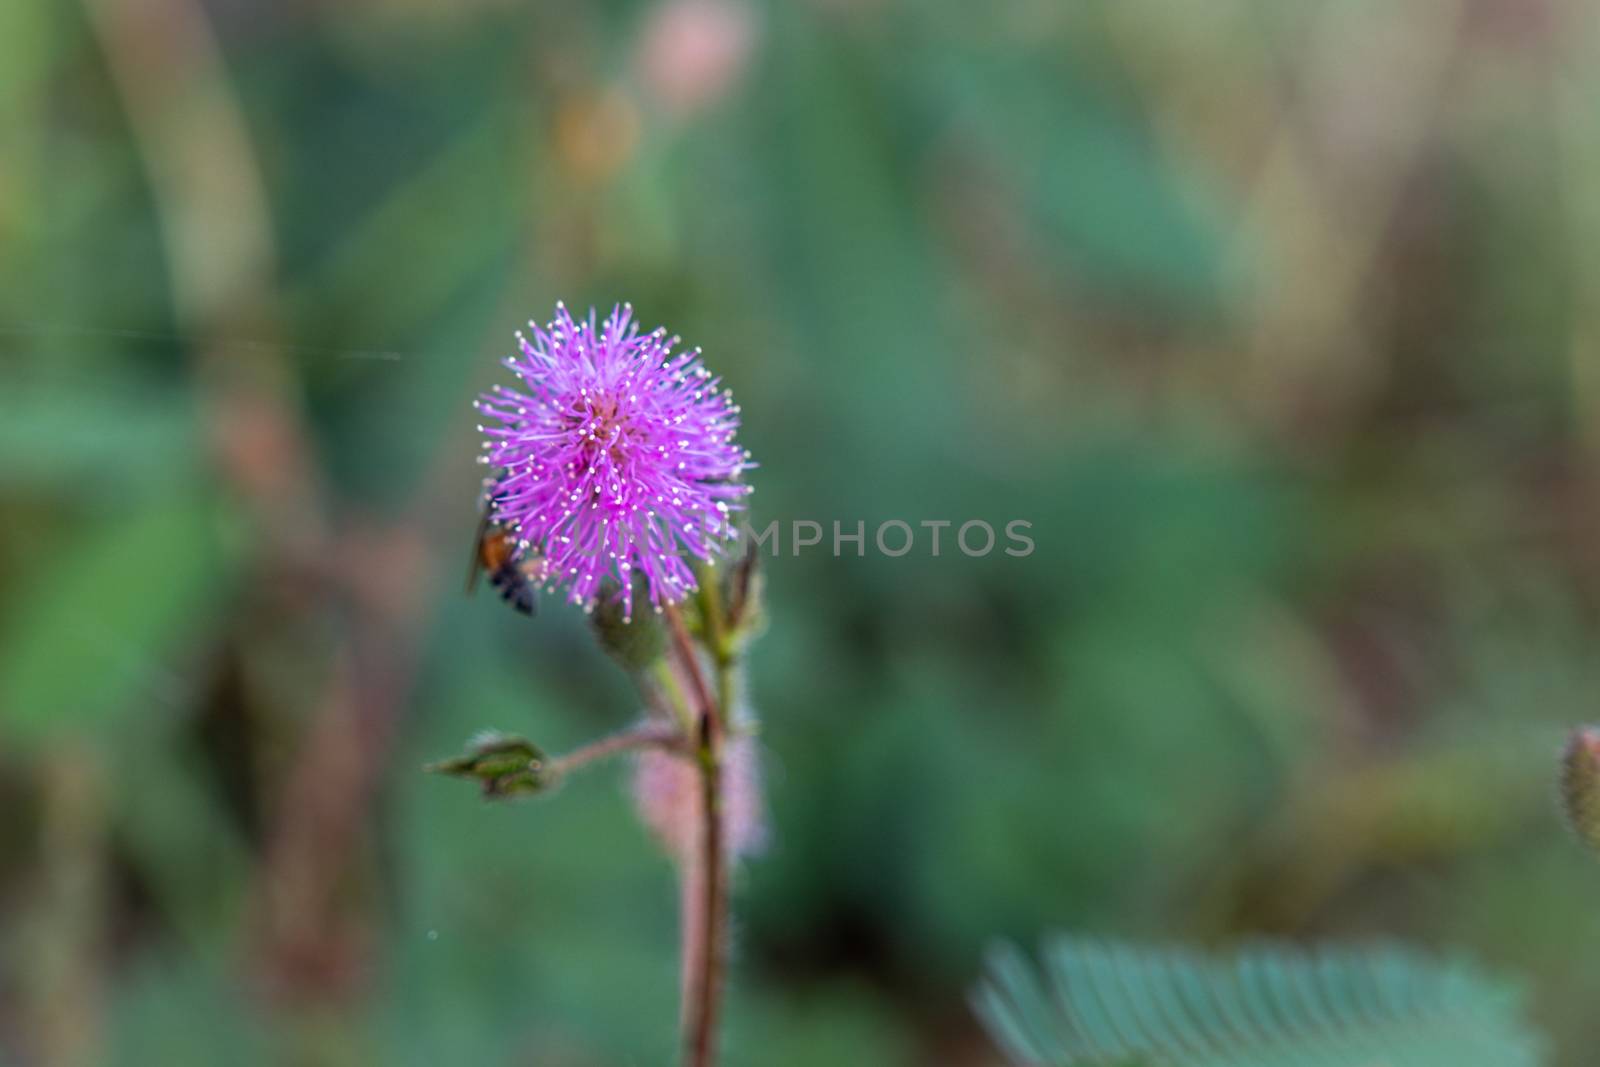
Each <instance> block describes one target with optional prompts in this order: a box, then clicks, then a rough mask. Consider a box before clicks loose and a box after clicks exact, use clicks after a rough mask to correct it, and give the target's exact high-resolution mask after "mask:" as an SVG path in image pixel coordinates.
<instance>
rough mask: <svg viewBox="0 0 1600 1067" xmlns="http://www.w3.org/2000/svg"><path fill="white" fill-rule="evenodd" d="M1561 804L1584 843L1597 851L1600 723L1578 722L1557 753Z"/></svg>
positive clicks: (1599, 838) (1599, 846)
mask: <svg viewBox="0 0 1600 1067" xmlns="http://www.w3.org/2000/svg"><path fill="white" fill-rule="evenodd" d="M1561 805H1562V807H1563V808H1564V809H1565V811H1566V816H1567V823H1568V824H1569V825H1570V826H1571V827H1572V829H1573V832H1574V833H1576V834H1577V835H1578V837H1580V838H1581V839H1582V840H1583V842H1584V844H1586V845H1588V846H1589V847H1590V848H1592V849H1595V850H1596V851H1600V727H1595V726H1580V727H1578V728H1577V729H1576V730H1574V731H1572V734H1571V735H1570V736H1569V737H1568V738H1567V746H1566V748H1565V749H1563V750H1562V753H1561Z"/></svg>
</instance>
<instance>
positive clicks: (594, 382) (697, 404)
mask: <svg viewBox="0 0 1600 1067" xmlns="http://www.w3.org/2000/svg"><path fill="white" fill-rule="evenodd" d="M528 325H529V330H530V332H529V333H528V334H522V333H518V334H517V345H518V348H519V349H520V352H519V354H518V355H516V356H513V357H511V358H510V359H507V360H506V361H505V365H506V367H507V368H509V369H510V370H511V372H512V373H513V374H515V375H516V376H517V378H518V379H519V380H520V381H519V387H518V388H511V387H508V386H495V387H494V388H493V389H491V390H490V391H489V392H487V393H485V394H484V395H483V396H482V397H480V398H479V399H478V401H477V402H476V404H475V406H476V407H477V409H478V411H479V412H480V413H481V414H482V415H484V416H485V417H486V421H485V423H484V425H481V426H480V427H479V429H480V430H481V431H482V433H483V435H484V438H485V440H484V445H483V448H484V455H483V460H482V461H483V462H484V463H486V464H488V465H489V466H490V467H491V468H493V469H494V470H495V471H496V474H495V476H494V478H493V479H492V480H491V482H490V485H489V503H490V508H491V512H492V515H491V517H492V518H493V520H494V521H495V522H497V523H500V524H502V525H503V526H505V527H507V528H509V530H510V531H511V532H512V534H513V535H514V536H515V538H516V539H517V543H518V547H519V551H520V553H521V554H522V555H523V558H524V559H526V560H535V561H537V570H538V571H539V573H540V574H541V576H542V577H543V578H545V579H547V580H548V581H549V582H550V583H551V584H552V585H564V586H565V587H566V589H567V598H568V599H569V600H571V601H573V602H574V603H578V604H582V605H584V606H585V607H586V608H592V607H593V606H594V604H595V601H596V598H597V597H598V596H599V594H600V589H601V585H602V583H604V582H605V581H606V579H608V578H610V579H614V580H615V582H616V584H617V586H618V592H617V596H618V597H620V598H622V600H623V603H624V604H625V611H627V612H631V610H632V589H633V581H634V575H635V574H638V575H640V576H642V578H643V581H644V584H645V586H646V588H647V590H648V594H649V598H650V601H651V603H652V604H654V605H655V606H656V607H657V608H658V609H659V608H660V607H661V605H662V604H665V603H669V602H672V601H676V600H680V599H682V598H683V597H684V596H686V595H687V594H688V593H690V592H692V591H693V590H694V588H695V578H694V572H693V570H692V569H691V567H690V566H689V560H690V559H700V560H713V559H714V558H715V557H716V556H717V555H719V554H720V552H721V547H722V545H723V543H725V542H726V541H728V540H729V539H732V538H733V537H734V536H736V534H735V529H734V524H733V518H732V516H733V513H734V512H736V511H739V510H742V507H743V505H742V503H741V502H742V500H743V498H744V497H745V496H746V495H747V494H748V493H749V492H750V487H749V486H748V485H745V484H743V483H742V482H741V481H740V476H741V474H742V473H743V472H744V471H745V470H747V469H749V468H750V467H751V466H753V464H751V463H750V457H749V453H747V452H745V451H744V450H742V449H741V448H739V447H738V445H736V444H735V443H734V434H735V432H736V431H737V429H738V426H739V408H738V406H737V405H736V404H734V402H733V398H732V395H731V393H730V392H729V391H728V390H726V389H723V388H721V387H720V380H719V379H717V378H714V377H712V376H711V373H710V372H709V371H707V370H706V369H705V367H704V366H702V365H701V362H700V350H699V349H693V350H688V351H679V352H676V353H674V352H673V349H674V347H676V346H677V344H678V341H679V339H678V338H676V337H670V338H669V337H668V336H667V332H666V330H664V329H658V330H656V331H654V332H653V333H648V334H641V333H640V332H639V329H638V326H637V325H636V324H635V323H634V321H633V309H632V307H631V306H630V305H627V304H624V305H622V306H621V307H618V308H614V309H613V310H612V312H611V314H610V315H609V316H608V317H607V318H606V319H605V321H604V322H603V323H597V322H596V316H595V313H594V312H593V311H590V312H589V316H588V318H587V319H586V320H574V319H573V318H572V316H571V315H570V314H568V312H567V309H566V308H565V306H563V305H560V304H558V305H556V314H555V317H554V318H553V319H552V320H551V321H550V322H549V324H548V325H546V326H544V327H540V326H538V325H536V324H535V323H532V322H530V323H529V324H528Z"/></svg>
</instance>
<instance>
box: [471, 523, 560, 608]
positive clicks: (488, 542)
mask: <svg viewBox="0 0 1600 1067" xmlns="http://www.w3.org/2000/svg"><path fill="white" fill-rule="evenodd" d="M493 511H494V501H492V500H490V501H488V502H486V503H485V504H484V505H483V517H482V518H481V519H479V520H478V535H477V537H476V538H475V539H474V540H473V543H472V566H471V569H469V570H468V571H467V592H468V594H471V592H472V591H473V590H474V589H476V588H477V585H478V575H480V574H483V573H485V572H487V573H488V575H489V584H490V585H492V586H494V587H495V588H496V589H498V590H500V596H501V598H502V599H503V600H505V602H506V603H507V604H510V605H511V606H512V607H513V608H515V609H517V611H518V612H520V613H521V614H523V615H537V614H538V613H539V596H538V593H539V583H540V582H542V581H543V580H544V577H545V567H544V559H543V557H541V556H540V555H539V554H538V553H537V552H532V551H529V550H525V549H521V548H520V547H519V545H518V544H517V538H516V536H515V535H514V534H512V532H511V531H510V530H509V529H507V528H506V527H505V526H503V525H501V524H500V523H497V522H495V521H494V518H493Z"/></svg>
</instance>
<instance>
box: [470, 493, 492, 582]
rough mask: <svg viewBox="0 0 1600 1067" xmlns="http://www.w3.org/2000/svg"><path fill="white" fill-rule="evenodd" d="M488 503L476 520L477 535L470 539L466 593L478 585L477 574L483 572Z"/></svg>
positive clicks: (488, 511) (487, 525)
mask: <svg viewBox="0 0 1600 1067" xmlns="http://www.w3.org/2000/svg"><path fill="white" fill-rule="evenodd" d="M489 513H490V505H489V504H488V503H485V504H484V505H483V517H482V518H480V519H479V520H478V535H477V536H476V537H474V538H473V539H472V564H471V566H469V567H468V568H467V595H468V596H470V595H472V591H473V590H474V589H476V588H477V587H478V575H480V574H482V573H483V539H484V538H485V537H486V536H488V534H489Z"/></svg>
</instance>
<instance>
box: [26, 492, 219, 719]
mask: <svg viewBox="0 0 1600 1067" xmlns="http://www.w3.org/2000/svg"><path fill="white" fill-rule="evenodd" d="M234 562H235V560H234V557H233V554H232V553H231V552H230V551H228V547H227V545H226V544H225V539H224V538H223V536H222V533H221V531H220V530H219V514H218V511H217V509H216V507H215V506H214V505H212V504H211V503H209V502H207V501H204V500H200V499H195V498H192V497H178V498H174V499H171V500H167V501H163V502H161V503H158V504H155V505H153V506H151V507H149V508H147V509H145V510H144V511H141V512H138V513H136V514H133V515H130V516H128V517H127V518H126V519H125V520H123V521H120V522H102V523H98V524H95V525H92V526H90V527H88V528H87V529H86V530H85V531H84V533H83V534H81V535H80V536H79V537H78V538H76V539H75V540H74V542H73V543H71V544H69V545H68V547H67V548H66V549H65V550H63V551H62V552H61V553H60V554H59V555H58V556H57V557H56V559H55V562H54V564H53V565H52V566H50V567H48V568H46V569H45V570H44V571H43V572H42V573H41V574H39V575H38V577H37V579H36V580H35V581H34V583H33V585H32V588H31V589H29V590H27V591H25V592H24V593H23V595H22V596H20V597H18V598H17V600H16V601H15V603H14V604H13V605H12V610H11V611H10V612H9V613H8V615H9V617H8V618H7V620H6V632H5V636H4V640H3V641H0V733H3V734H4V735H5V736H6V738H7V740H8V741H9V742H11V743H17V742H26V741H38V740H40V739H42V738H44V737H47V736H49V735H50V734H53V733H57V732H71V733H86V732H92V733H96V734H98V735H99V736H100V739H101V740H102V741H107V742H109V741H110V740H111V737H110V735H109V733H108V731H109V730H110V729H111V728H112V727H114V726H115V725H116V719H115V716H116V715H117V713H119V712H126V711H130V710H133V709H136V708H139V707H148V706H149V705H150V704H152V703H170V702H174V701H177V700H178V699H180V696H181V690H182V689H183V686H182V684H181V681H180V679H179V677H178V676H177V675H175V674H173V673H172V668H171V667H170V666H169V665H168V663H167V662H166V657H167V655H168V654H169V653H170V652H171V651H172V650H173V649H174V648H176V647H178V646H179V644H180V643H181V642H182V641H183V640H184V639H185V638H193V637H196V636H198V635H199V633H200V631H201V629H202V628H203V627H204V626H205V624H206V623H207V621H208V620H209V619H210V618H211V616H212V615H213V613H214V611H215V610H216V608H217V606H218V605H219V604H220V602H221V599H222V597H223V596H224V595H225V594H226V593H227V591H228V588H229V584H230V583H229V578H230V572H231V570H232V567H233V564H234Z"/></svg>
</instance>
